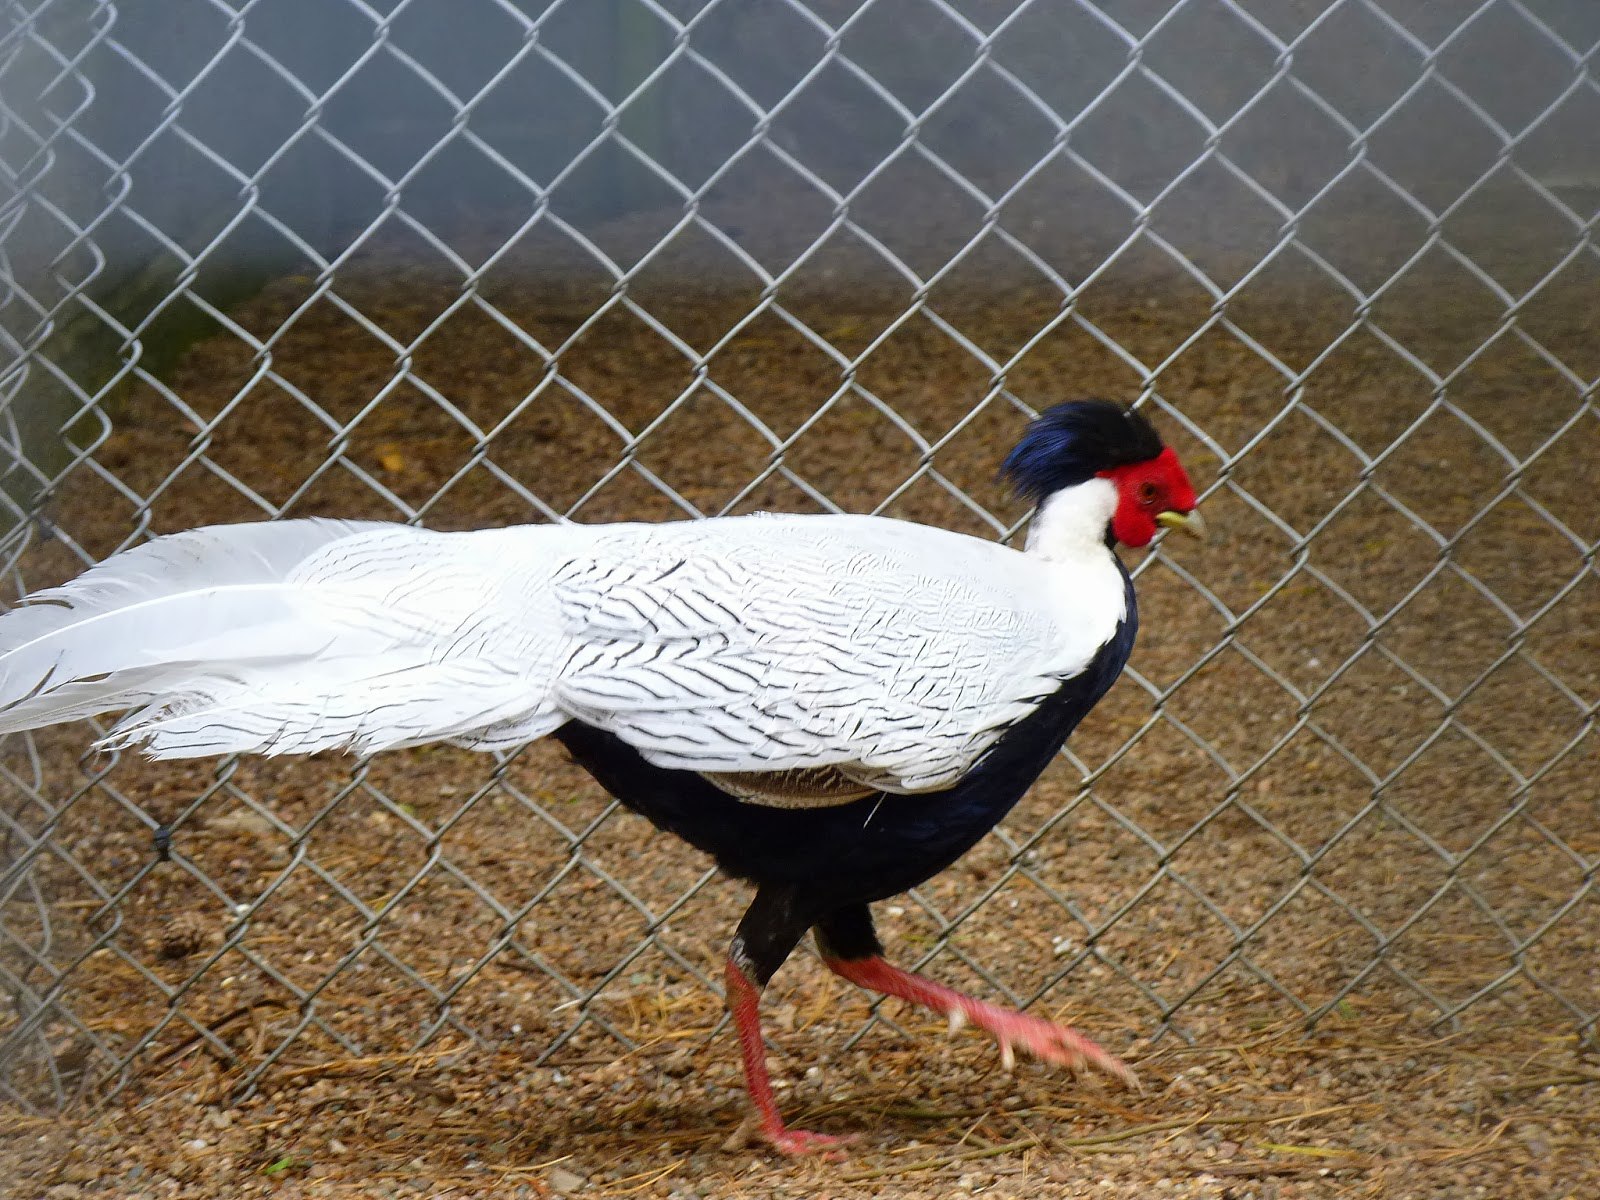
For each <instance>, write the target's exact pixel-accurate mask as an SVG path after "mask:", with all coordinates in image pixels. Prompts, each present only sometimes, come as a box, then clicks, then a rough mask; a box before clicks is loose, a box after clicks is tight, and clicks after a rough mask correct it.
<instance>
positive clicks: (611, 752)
mask: <svg viewBox="0 0 1600 1200" xmlns="http://www.w3.org/2000/svg"><path fill="white" fill-rule="evenodd" d="M1123 583H1124V587H1125V589H1126V594H1127V613H1128V615H1127V617H1126V618H1125V619H1124V620H1123V622H1122V624H1121V625H1119V626H1118V627H1117V631H1116V633H1115V634H1114V635H1113V636H1112V638H1111V640H1110V641H1108V642H1106V644H1105V645H1103V646H1102V647H1101V648H1100V650H1099V652H1098V653H1097V654H1096V655H1095V657H1094V658H1093V660H1091V662H1090V663H1089V666H1088V667H1087V668H1086V669H1085V670H1084V671H1083V672H1082V673H1080V674H1078V675H1075V676H1073V677H1072V678H1071V679H1068V680H1065V681H1064V682H1063V683H1062V684H1061V686H1060V687H1059V688H1057V689H1056V691H1054V692H1053V693H1051V694H1050V695H1049V696H1048V697H1046V698H1045V700H1044V701H1043V702H1042V703H1041V704H1040V705H1039V707H1038V708H1036V709H1034V711H1033V712H1032V713H1031V714H1029V715H1028V716H1027V717H1026V718H1024V719H1023V720H1022V721H1019V722H1018V723H1017V724H1016V725H1014V726H1012V727H1011V728H1010V729H1009V730H1007V731H1006V732H1005V734H1004V735H1002V736H1001V738H1000V739H999V741H997V742H996V743H995V744H994V746H993V747H991V748H990V750H989V752H988V753H987V754H985V755H984V756H983V758H981V759H980V760H979V761H978V763H977V765H976V766H974V767H973V768H972V770H971V771H969V772H968V773H967V774H966V775H965V776H963V777H962V779H961V781H960V782H959V783H956V784H954V785H953V786H951V787H949V788H945V789H943V790H942V791H937V792H922V793H919V794H917V795H914V796H897V795H893V794H890V793H886V792H875V793H873V794H872V795H870V796H866V797H863V798H861V799H858V800H853V801H851V802H849V803H847V804H838V805H834V806H831V807H824V808H773V807H770V806H763V805H757V804H750V803H747V802H744V801H741V800H738V799H736V798H735V797H734V796H731V795H729V794H728V793H727V792H726V791H723V790H722V789H721V788H719V787H716V786H715V785H714V784H712V783H710V782H709V781H707V780H706V779H705V778H703V777H702V776H700V775H697V774H695V773H694V772H692V771H679V770H669V769H667V768H665V767H658V766H655V765H653V764H652V763H650V762H647V761H646V760H645V759H644V758H643V756H641V755H640V754H639V752H638V751H637V750H635V749H633V747H631V746H629V745H628V744H627V743H626V742H624V741H623V740H622V739H621V738H619V737H617V736H616V735H615V734H611V733H607V732H605V731H604V730H600V729H596V728H594V727H593V726H590V725H585V724H583V723H582V722H580V721H571V722H568V723H567V724H566V725H563V726H562V727H561V728H560V729H558V730H557V731H556V732H555V735H554V736H555V737H556V738H557V739H559V740H560V742H561V743H562V744H563V745H564V746H566V748H567V750H568V751H569V752H570V753H571V754H572V756H573V758H574V759H576V760H577V761H578V762H579V763H580V764H581V765H582V766H583V767H584V768H585V769H586V770H587V771H588V772H589V773H590V774H591V775H593V776H594V777H595V779H596V780H598V781H599V783H600V785H601V786H602V787H604V788H605V789H606V790H607V791H608V792H610V793H611V794H612V795H613V796H615V797H616V798H617V799H618V800H620V801H621V802H622V803H623V804H624V805H626V806H627V807H628V808H631V809H632V810H634V811H635V812H637V813H639V814H641V815H642V816H644V817H646V818H648V819H649V820H650V821H651V822H652V823H653V824H655V825H656V826H657V827H658V828H660V829H664V830H666V831H667V832H669V833H675V834H677V835H678V836H679V837H681V838H683V839H684V840H685V841H686V842H688V843H690V844H691V845H693V846H696V847H698V848H699V849H701V850H703V851H705V852H706V853H707V854H710V855H711V856H712V857H713V858H714V859H716V861H717V863H718V865H719V866H721V868H722V869H723V870H724V871H726V872H727V873H728V874H730V875H734V876H737V877H738V878H741V879H747V880H749V881H751V882H752V883H757V884H798V885H801V886H803V887H805V888H806V889H807V890H808V891H812V890H815V891H816V892H818V893H819V897H818V898H819V902H820V903H825V904H827V905H832V904H834V903H837V904H838V905H840V906H842V905H846V904H852V903H860V902H868V901H873V900H881V899H884V898H886V897H888V896H893V895H896V894H897V893H900V892H903V891H905V890H906V889H907V888H911V887H915V886H916V885H917V884H919V883H921V882H923V881H924V880H926V879H929V878H931V877H932V876H934V875H936V874H938V873H939V872H940V871H942V870H944V868H945V867H947V866H949V865H950V864H951V863H953V862H954V861H955V860H956V859H958V858H960V857H961V855H963V854H965V853H966V852H967V851H968V850H969V849H971V848H972V846H973V845H975V844H976V843H977V841H978V840H979V839H980V838H981V837H983V835H984V834H985V833H987V832H988V831H989V830H990V829H992V828H994V826H995V825H996V824H997V823H998V822H999V821H1000V820H1001V818H1003V817H1004V816H1005V815H1006V813H1008V812H1009V811H1011V808H1012V806H1013V805H1015V804H1016V802H1017V801H1018V800H1020V799H1021V798H1022V796H1023V794H1024V793H1025V792H1026V791H1027V790H1028V787H1029V786H1030V785H1031V784H1032V783H1033V781H1034V780H1035V779H1037V778H1038V777H1039V774H1040V772H1042V771H1043V770H1044V769H1045V767H1046V766H1048V765H1049V763H1050V760H1051V759H1052V758H1054V757H1055V755H1056V752H1057V751H1058V750H1060V749H1061V746H1062V744H1063V743H1064V742H1065V741H1066V740H1067V735H1068V734H1070V733H1071V732H1072V730H1073V729H1074V728H1075V727H1076V726H1077V724H1078V722H1079V721H1080V720H1082V719H1083V717H1084V715H1085V714H1086V713H1087V712H1088V711H1089V710H1090V709H1091V708H1093V707H1094V705H1095V703H1096V702H1097V701H1098V700H1099V699H1100V697H1101V696H1103V695H1105V693H1106V690H1107V689H1108V688H1109V687H1110V686H1111V685H1112V683H1114V682H1115V681H1116V678H1117V676H1118V675H1120V674H1121V673H1122V668H1123V667H1124V665H1126V663H1127V661H1128V654H1129V653H1130V651H1131V650H1132V649H1133V639H1134V634H1135V631H1136V630H1137V628H1138V616H1137V612H1136V610H1135V607H1134V595H1133V586H1132V583H1131V581H1129V580H1128V578H1127V574H1126V572H1124V574H1123Z"/></svg>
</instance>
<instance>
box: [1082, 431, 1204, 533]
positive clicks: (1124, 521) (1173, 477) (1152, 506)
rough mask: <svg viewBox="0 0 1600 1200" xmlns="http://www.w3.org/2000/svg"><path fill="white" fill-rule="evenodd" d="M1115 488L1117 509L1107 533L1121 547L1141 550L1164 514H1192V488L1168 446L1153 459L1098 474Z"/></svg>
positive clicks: (1193, 498) (1154, 531)
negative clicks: (1110, 534)
mask: <svg viewBox="0 0 1600 1200" xmlns="http://www.w3.org/2000/svg"><path fill="white" fill-rule="evenodd" d="M1099 476H1100V478H1101V479H1109V480H1110V481H1111V482H1112V483H1113V484H1115V485H1116V489H1117V509H1116V512H1115V513H1113V514H1112V517H1111V532H1112V534H1113V535H1114V536H1115V537H1116V539H1117V541H1119V542H1121V543H1122V544H1123V545H1124V546H1145V545H1148V544H1149V542H1150V539H1151V538H1153V537H1155V535H1156V530H1157V528H1159V526H1158V525H1157V524H1156V518H1157V517H1158V516H1160V515H1161V514H1162V513H1164V512H1178V513H1187V512H1192V511H1193V510H1194V505H1195V495H1194V485H1193V484H1192V483H1190V482H1189V476H1188V474H1187V473H1186V472H1185V471H1184V469H1183V464H1182V463H1180V462H1179V461H1178V456H1177V454H1175V453H1174V452H1173V450H1172V448H1171V447H1170V446H1169V447H1167V448H1166V449H1165V450H1163V451H1162V452H1161V453H1160V454H1158V455H1156V456H1155V457H1154V458H1151V459H1147V460H1146V461H1144V462H1139V463H1132V464H1130V465H1128V466H1126V467H1113V468H1112V469H1111V470H1109V471H1101V472H1100V473H1099Z"/></svg>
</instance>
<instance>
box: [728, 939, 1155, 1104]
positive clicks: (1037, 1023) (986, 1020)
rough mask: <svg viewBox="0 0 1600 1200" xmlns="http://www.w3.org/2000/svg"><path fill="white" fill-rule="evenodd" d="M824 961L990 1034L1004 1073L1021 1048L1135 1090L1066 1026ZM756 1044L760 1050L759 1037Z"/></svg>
mask: <svg viewBox="0 0 1600 1200" xmlns="http://www.w3.org/2000/svg"><path fill="white" fill-rule="evenodd" d="M823 961H825V962H826V963H827V964H828V969H829V970H831V971H832V972H834V974H836V975H840V976H843V977H844V978H845V979H848V980H849V981H850V982H851V983H853V984H855V985H856V986H857V987H863V988H867V989H869V990H870V991H874V992H882V993H883V994H884V995H886V996H895V997H898V998H899V999H901V1000H908V1001H910V1002H911V1003H912V1004H917V1005H921V1006H922V1007H923V1008H929V1009H932V1010H933V1011H934V1012H936V1013H939V1014H940V1015H941V1016H944V1017H948V1018H949V1019H950V1031H951V1032H952V1033H954V1032H955V1031H956V1030H957V1029H959V1028H960V1027H961V1026H962V1025H965V1024H966V1023H967V1022H969V1021H970V1022H972V1024H974V1025H976V1026H977V1027H978V1028H979V1029H983V1030H986V1031H987V1032H989V1033H992V1034H993V1035H994V1037H995V1040H996V1041H998V1042H999V1043H1000V1061H1001V1062H1002V1063H1003V1064H1004V1066H1005V1068H1006V1069H1007V1070H1008V1071H1009V1070H1010V1069H1011V1067H1012V1066H1013V1065H1014V1064H1015V1062H1016V1049H1015V1048H1016V1047H1017V1046H1021V1047H1022V1048H1023V1049H1024V1050H1026V1051H1027V1052H1028V1053H1029V1054H1032V1055H1033V1056H1034V1057H1035V1058H1042V1059H1044V1060H1045V1061H1046V1062H1052V1063H1059V1064H1060V1065H1062V1066H1066V1067H1073V1068H1077V1067H1081V1066H1084V1065H1085V1064H1088V1065H1092V1066H1096V1067H1099V1068H1100V1069H1101V1070H1102V1071H1105V1072H1106V1073H1107V1074H1109V1075H1115V1076H1116V1077H1117V1078H1118V1079H1120V1080H1121V1081H1122V1082H1123V1083H1124V1084H1126V1085H1127V1086H1129V1087H1132V1088H1137V1087H1138V1086H1139V1085H1138V1082H1137V1081H1136V1080H1135V1079H1134V1077H1133V1072H1132V1071H1130V1070H1129V1069H1128V1066H1127V1064H1126V1063H1124V1062H1123V1061H1122V1060H1121V1059H1119V1058H1117V1057H1116V1056H1115V1055H1112V1054H1107V1053H1106V1052H1105V1051H1104V1050H1102V1049H1100V1047H1099V1046H1097V1045H1095V1044H1094V1043H1093V1042H1091V1041H1090V1040H1089V1039H1088V1038H1086V1037H1084V1036H1083V1035H1082V1034H1081V1033H1078V1032H1076V1031H1075V1030H1072V1029H1069V1028H1067V1027H1066V1026H1065V1025H1057V1024H1055V1023H1054V1022H1052V1021H1045V1020H1042V1019H1041V1018H1039V1017H1030V1016H1028V1015H1027V1014H1026V1013H1019V1012H1015V1011H1013V1010H1012V1009H1009V1008H1001V1007H999V1006H998V1005H995V1004H986V1003H984V1002H983V1001H982V1000H975V999H974V998H973V997H971V996H969V995H967V994H966V993H965V992H958V991H956V990H955V989H954V988H949V987H945V986H944V985H943V984H940V983H935V982H934V981H933V980H931V979H928V978H926V977H924V976H922V975H917V974H915V973H913V972H911V971H902V970H901V969H900V968H899V967H896V966H894V965H892V964H891V963H888V962H885V961H884V960H883V959H882V958H880V957H877V956H873V957H872V958H829V959H824V960H823ZM756 1044H757V1046H758V1047H759V1045H760V1040H759V1036H758V1038H757V1043H756ZM746 1062H747V1063H748V1059H747V1060H746Z"/></svg>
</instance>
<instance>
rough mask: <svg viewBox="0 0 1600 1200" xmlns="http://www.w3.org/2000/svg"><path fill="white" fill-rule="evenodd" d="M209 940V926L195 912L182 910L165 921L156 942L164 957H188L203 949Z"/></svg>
mask: <svg viewBox="0 0 1600 1200" xmlns="http://www.w3.org/2000/svg"><path fill="white" fill-rule="evenodd" d="M210 940H211V927H210V925H209V924H208V923H207V922H206V920H205V918H204V917H202V916H201V915H200V914H199V913H197V912H182V913H179V914H178V915H177V916H175V917H173V918H172V920H170V921H168V922H167V926H166V928H165V929H163V930H162V931H161V937H160V939H159V940H158V941H157V944H156V952H157V953H158V954H160V955H161V957H162V958H165V959H179V958H188V957H189V955H191V954H197V953H199V952H200V951H201V950H204V949H205V947H206V943H208V942H209V941H210Z"/></svg>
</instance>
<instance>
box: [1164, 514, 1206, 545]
mask: <svg viewBox="0 0 1600 1200" xmlns="http://www.w3.org/2000/svg"><path fill="white" fill-rule="evenodd" d="M1156 524H1157V525H1159V526H1161V528H1163V529H1176V530H1178V532H1180V533H1187V534H1188V535H1189V536H1190V537H1192V538H1199V539H1200V540H1201V541H1204V540H1205V536H1206V523H1205V521H1204V520H1203V519H1202V518H1201V516H1200V514H1199V513H1197V512H1186V513H1181V512H1164V513H1161V514H1160V515H1158V516H1157V517H1156Z"/></svg>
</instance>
